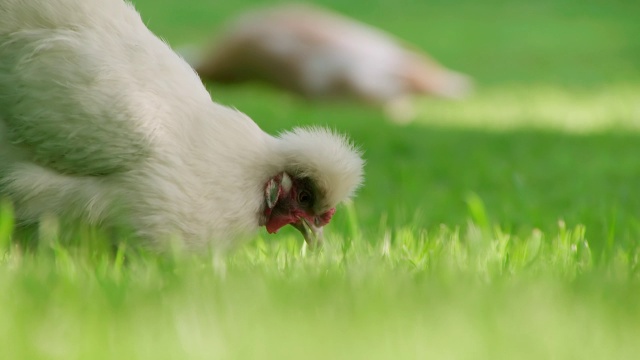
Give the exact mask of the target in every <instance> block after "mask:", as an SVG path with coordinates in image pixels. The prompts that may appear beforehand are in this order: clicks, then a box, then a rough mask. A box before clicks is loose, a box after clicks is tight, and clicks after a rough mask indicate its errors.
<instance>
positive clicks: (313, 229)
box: [291, 218, 323, 250]
mask: <svg viewBox="0 0 640 360" xmlns="http://www.w3.org/2000/svg"><path fill="white" fill-rule="evenodd" d="M291 225H293V227H295V228H296V229H298V231H300V232H301V233H302V236H303V237H304V241H306V242H307V245H308V246H309V249H312V250H313V249H316V248H321V247H322V241H323V236H322V227H317V226H315V225H313V224H311V223H309V221H308V220H307V219H305V218H300V219H299V220H298V222H295V223H292V224H291Z"/></svg>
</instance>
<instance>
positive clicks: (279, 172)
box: [0, 0, 363, 247]
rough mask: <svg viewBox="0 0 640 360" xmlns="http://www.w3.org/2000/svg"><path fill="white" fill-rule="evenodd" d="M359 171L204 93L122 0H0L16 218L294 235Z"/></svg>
mask: <svg viewBox="0 0 640 360" xmlns="http://www.w3.org/2000/svg"><path fill="white" fill-rule="evenodd" d="M362 166H363V161H362V159H361V158H360V154H359V153H358V151H357V150H355V149H354V147H353V146H352V145H351V143H350V142H349V141H348V140H347V139H346V138H345V137H343V136H341V135H337V134H335V133H333V132H331V131H328V130H325V129H322V128H311V129H295V130H293V131H292V132H287V133H284V134H282V135H281V136H279V137H272V136H270V135H268V134H266V133H265V132H263V131H262V130H261V129H260V128H259V127H258V126H257V125H256V124H255V123H254V122H253V121H252V120H251V119H250V118H248V117H247V116H246V115H244V114H242V113H241V112H239V111H237V110H234V109H230V108H227V107H224V106H222V105H219V104H216V103H214V102H212V101H211V99H210V96H209V94H208V92H207V91H206V89H205V88H204V86H203V85H202V83H201V81H200V80H199V78H198V76H197V75H196V73H195V72H194V71H193V70H192V69H191V67H190V66H189V65H188V64H187V63H186V62H184V61H183V60H182V59H181V58H180V57H179V56H177V55H176V54H175V53H174V52H173V51H172V50H171V49H170V48H169V47H168V46H167V45H166V44H165V43H164V42H162V41H161V40H160V39H158V38H157V37H156V36H154V35H153V34H152V33H151V32H150V31H149V30H148V29H147V28H146V27H145V26H144V24H143V22H142V21H141V19H140V16H139V15H138V13H137V12H136V11H135V10H134V8H133V7H132V6H131V5H129V4H128V3H125V2H123V1H122V0H0V193H1V194H2V195H3V196H5V197H8V198H9V199H11V200H12V201H13V202H14V204H15V207H16V216H17V219H18V221H19V223H20V224H31V223H35V222H37V221H38V220H39V219H40V218H41V217H42V216H43V215H46V214H53V215H56V216H58V217H63V218H70V219H75V220H82V221H87V222H89V223H91V224H97V225H101V226H105V227H110V226H121V225H124V226H130V227H131V228H132V229H134V231H135V232H136V234H137V235H138V236H140V237H142V238H145V239H148V240H149V241H152V242H156V243H161V244H162V243H164V242H166V240H167V239H168V238H169V237H172V236H176V235H177V236H179V237H181V238H183V239H184V240H185V241H186V243H187V244H188V245H189V246H191V247H197V246H200V245H206V244H209V243H210V242H211V241H213V243H214V244H216V245H227V244H231V243H233V242H234V240H236V239H239V238H242V237H243V236H246V235H248V234H250V233H251V232H253V231H255V230H257V228H258V227H259V226H260V225H266V226H267V229H269V231H270V232H274V231H276V230H277V229H279V228H280V227H281V226H284V225H286V224H292V225H294V226H296V227H297V228H299V229H301V231H303V233H305V231H308V230H309V229H310V228H311V229H312V230H317V229H319V228H321V226H322V225H324V224H326V223H327V222H328V220H329V218H330V217H331V215H332V214H333V209H334V208H335V206H336V205H337V204H338V203H339V202H340V201H342V200H344V199H346V198H348V197H350V196H351V195H352V194H353V192H354V191H355V189H356V188H357V187H358V186H359V184H360V183H361V181H362ZM289 180H291V181H289ZM299 200H300V201H299ZM309 201H310V202H309ZM302 205H304V206H302ZM307 235H308V234H307ZM305 237H308V236H305Z"/></svg>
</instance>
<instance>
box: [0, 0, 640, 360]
mask: <svg viewBox="0 0 640 360" xmlns="http://www.w3.org/2000/svg"><path fill="white" fill-rule="evenodd" d="M134 3H135V4H136V5H137V7H138V9H139V11H140V12H141V13H142V17H143V19H145V22H146V23H147V24H148V26H149V27H150V28H151V29H152V30H153V31H154V32H156V33H157V34H158V35H160V36H162V37H163V38H165V39H166V40H167V41H168V42H169V43H170V44H171V45H174V46H176V47H178V46H182V45H185V44H188V43H202V42H203V41H206V39H208V38H210V37H211V36H212V35H213V33H214V31H215V29H216V28H218V27H219V26H220V24H221V22H222V21H223V20H224V19H225V18H228V17H229V16H232V15H234V14H237V13H239V12H240V11H241V10H243V9H246V8H248V7H250V6H252V5H255V4H258V2H253V3H251V2H248V1H246V0H242V1H221V0H218V1H213V0H206V1H205V0H191V1H186V0H164V1H158V0H136V1H134ZM261 3H263V4H264V3H268V2H266V1H263V2H261ZM321 3H323V4H325V5H326V6H329V7H331V8H334V9H336V10H340V11H342V12H344V13H346V14H348V15H351V16H354V17H356V18H358V19H361V20H363V21H366V22H368V23H371V24H374V25H377V26H379V27H381V28H383V29H385V30H388V31H390V32H393V33H394V34H397V35H398V36H401V37H403V38H405V39H407V40H409V41H410V42H413V43H415V44H417V45H418V46H420V47H422V48H424V49H427V50H428V51H429V52H430V53H431V54H432V55H434V56H435V57H436V58H437V59H439V60H441V61H442V62H444V63H445V64H447V65H448V66H450V67H452V68H454V69H457V70H460V71H463V72H466V73H468V74H471V75H472V76H474V78H475V80H476V83H477V91H476V93H475V95H474V96H473V97H471V98H470V99H468V100H464V101H461V102H446V101H441V100H434V99H426V100H424V101H421V102H420V103H419V109H418V110H419V111H418V113H419V115H418V119H417V120H416V121H415V122H413V123H412V124H409V125H406V126H398V125H394V124H392V123H390V122H388V121H386V120H385V119H384V118H383V116H382V115H381V114H380V113H378V112H376V111H374V110H370V109H364V108H360V107H357V106H354V105H349V104H309V103H305V102H303V101H301V100H299V99H297V98H295V97H292V96H290V95H288V94H284V93H281V92H278V91H276V90H273V89H270V88H267V87H264V86H260V85H248V86H235V87H220V86H216V85H213V84H209V87H210V89H211V93H212V97H213V98H214V99H215V100H216V101H219V102H221V103H224V104H228V105H232V106H235V107H237V108H238V109H240V110H242V111H244V112H246V113H247V114H249V115H250V116H251V117H252V118H253V119H254V120H255V121H256V122H257V123H258V124H259V125H260V126H261V127H262V128H263V129H265V130H267V131H269V132H272V133H277V132H278V131H281V130H284V129H289V128H291V127H293V126H297V125H310V124H321V125H328V126H330V127H333V128H336V129H338V130H340V131H342V132H346V133H348V134H350V136H351V137H352V138H353V139H354V140H355V141H356V142H357V143H358V144H359V145H360V146H361V147H362V149H363V150H364V151H365V157H366V160H367V166H366V184H365V186H364V187H363V188H362V190H361V191H360V192H359V195H358V197H357V198H356V199H355V200H354V202H353V203H351V204H347V205H345V206H342V207H340V208H339V209H338V212H337V213H336V215H335V217H334V220H333V221H332V223H331V224H330V225H329V227H328V228H327V229H326V230H327V231H326V235H327V244H326V246H325V248H324V250H323V251H322V252H320V253H313V252H309V251H307V249H306V248H305V247H303V242H302V239H301V238H300V236H299V234H297V233H296V232H295V230H287V229H283V231H281V232H280V233H279V234H277V235H268V234H266V232H265V231H263V232H261V233H260V234H259V235H258V236H257V237H256V239H255V241H253V242H252V243H250V244H248V245H246V246H244V247H241V248H239V249H237V250H236V251H235V252H233V253H230V254H218V253H206V254H183V253H179V252H175V253H170V254H165V255H157V254H151V253H147V252H144V251H143V250H142V249H138V248H136V247H135V246H132V245H131V244H128V245H125V244H126V243H122V244H121V245H120V246H119V247H118V248H117V249H116V250H115V251H113V250H112V249H109V247H108V245H106V242H105V241H104V239H103V238H102V237H101V236H100V235H99V234H98V233H96V232H94V231H92V230H85V231H83V232H82V234H81V235H79V236H78V237H77V239H75V240H76V241H74V242H73V243H68V242H62V241H60V240H59V239H58V236H56V234H59V233H62V232H64V230H65V229H60V228H58V227H56V225H55V224H53V223H50V222H45V223H43V225H42V226H43V227H45V228H46V230H47V231H45V232H44V233H46V234H47V236H45V237H44V238H43V239H42V241H41V242H40V243H39V245H38V247H37V248H35V249H33V250H32V251H29V252H22V251H19V249H18V248H17V247H16V245H14V244H12V243H11V237H10V235H9V234H10V231H11V226H12V224H11V207H10V206H9V205H7V204H2V206H0V308H1V309H2V311H0V359H64V360H71V359H255V358H267V359H289V358H298V359H492V360H495V359H633V358H637V357H638V354H639V353H640V274H639V271H640V268H639V266H640V189H639V188H638V186H639V184H640V158H639V156H638V154H640V38H639V37H638V34H640V21H638V14H639V13H640V2H637V1H631V0H629V1H607V0H589V1H584V2H577V1H568V0H561V1H553V0H540V1H523V0H514V1H510V2H506V1H499V0H489V1H485V2H482V3H480V2H477V1H472V0H455V1H443V0H428V1H415V0H414V1H410V0H397V1H396V0H379V1H375V2H370V1H365V0H352V1H338V0H324V1H322V2H321Z"/></svg>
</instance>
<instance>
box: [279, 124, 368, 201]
mask: <svg viewBox="0 0 640 360" xmlns="http://www.w3.org/2000/svg"><path fill="white" fill-rule="evenodd" d="M278 139H279V144H278V151H279V152H280V156H281V157H282V159H283V160H284V162H285V164H286V165H285V168H286V171H289V172H291V173H292V174H294V176H297V177H308V178H310V179H311V180H313V182H314V183H315V185H316V186H317V187H318V190H319V191H320V192H321V195H322V196H321V199H320V200H321V202H322V203H321V204H319V206H321V207H323V208H324V209H325V210H328V209H330V208H333V207H335V206H336V205H338V204H339V203H340V202H342V201H344V200H347V199H349V198H350V197H351V196H353V194H354V193H355V191H356V190H357V189H358V188H359V187H360V185H361V184H362V181H363V167H364V160H363V159H362V157H361V155H362V152H361V151H360V150H359V149H358V148H356V147H355V146H354V144H353V143H352V142H351V141H350V140H349V139H348V138H347V137H345V136H344V135H341V134H338V133H336V132H334V131H332V130H329V129H326V128H321V127H309V128H295V129H293V130H292V131H288V132H284V133H282V134H280V135H279V136H278Z"/></svg>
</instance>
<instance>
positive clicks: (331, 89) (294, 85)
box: [191, 4, 472, 122]
mask: <svg viewBox="0 0 640 360" xmlns="http://www.w3.org/2000/svg"><path fill="white" fill-rule="evenodd" d="M204 54H206V55H205V56H201V57H197V58H196V59H193V57H192V59H191V60H194V61H192V64H193V65H194V67H195V69H196V70H197V71H198V73H199V74H200V76H201V77H202V78H203V79H205V80H209V81H213V82H220V83H236V82H244V81H253V80H257V81H263V82H266V83H270V84H273V85H275V86H278V87H281V88H284V89H287V90H289V91H291V92H294V93H297V94H300V95H302V96H303V97H305V98H307V99H314V100H320V99H334V100H335V99H351V100H358V101H361V102H364V103H366V104H370V105H374V106H377V107H381V108H382V109H384V111H385V113H386V114H387V115H388V116H389V117H390V118H391V119H392V120H394V121H397V122H408V121H411V120H412V119H413V118H414V117H415V111H414V109H413V101H412V100H413V99H412V98H414V97H415V96H421V95H432V96H438V97H443V98H450V99H459V98H462V97H465V96H466V95H468V93H469V92H470V91H471V89H472V84H471V81H470V79H469V77H467V76H466V75H463V74H460V73H458V72H455V71H452V70H449V69H447V68H445V67H444V66H442V65H440V64H439V63H438V62H436V61H435V60H433V59H432V58H430V57H429V56H428V55H427V54H425V53H422V52H420V51H418V50H416V49H414V48H412V47H411V46H409V45H406V44H404V43H402V42H401V41H400V40H398V39H395V38H394V37H393V36H391V35H389V34H387V33H385V32H383V31H381V30H378V29H375V28H373V27H371V26H368V25H366V24H363V23H360V22H357V21H355V20H352V19H349V18H347V17H345V16H342V15H340V14H337V13H334V12H331V11H329V10H325V9H322V8H319V7H317V6H311V5H306V4H304V5H303V4H288V5H278V6H276V7H271V8H265V9H259V10H253V11H250V12H248V13H245V14H242V15H241V16H239V17H238V18H236V19H234V20H232V21H231V22H229V23H228V24H227V26H226V29H225V31H223V33H222V34H220V36H219V38H218V41H217V43H216V44H215V46H214V47H213V49H211V50H210V51H208V52H204Z"/></svg>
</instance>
